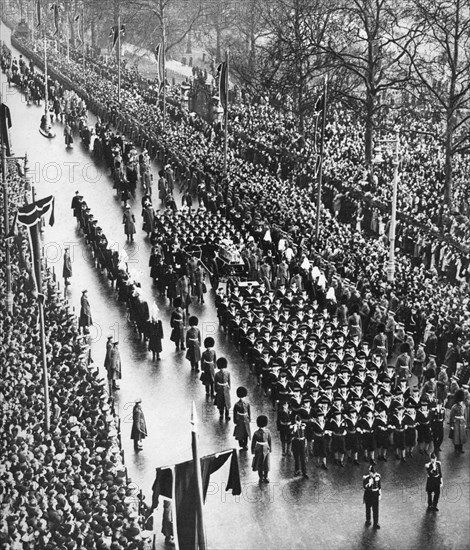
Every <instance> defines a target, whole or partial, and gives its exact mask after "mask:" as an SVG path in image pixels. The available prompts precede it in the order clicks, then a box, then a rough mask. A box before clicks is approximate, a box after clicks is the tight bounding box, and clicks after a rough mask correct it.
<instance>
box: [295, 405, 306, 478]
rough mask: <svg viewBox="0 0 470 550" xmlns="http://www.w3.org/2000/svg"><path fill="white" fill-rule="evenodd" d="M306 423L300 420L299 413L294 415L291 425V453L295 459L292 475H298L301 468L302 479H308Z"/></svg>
mask: <svg viewBox="0 0 470 550" xmlns="http://www.w3.org/2000/svg"><path fill="white" fill-rule="evenodd" d="M305 429H306V425H305V423H304V422H302V419H301V418H300V416H299V415H296V417H295V421H294V424H292V425H291V433H292V454H293V455H294V461H295V473H294V475H296V476H298V475H300V471H301V470H302V476H303V477H304V479H308V474H307V439H306V437H305Z"/></svg>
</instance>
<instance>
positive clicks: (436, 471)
mask: <svg viewBox="0 0 470 550" xmlns="http://www.w3.org/2000/svg"><path fill="white" fill-rule="evenodd" d="M425 468H426V472H427V474H428V479H427V481H426V493H427V494H428V510H433V511H434V512H439V508H438V507H437V504H438V502H439V496H440V494H441V487H442V470H441V463H440V462H439V460H437V458H436V455H435V454H434V453H431V461H430V462H428V463H427V464H426V466H425Z"/></svg>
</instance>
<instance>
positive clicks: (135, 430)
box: [131, 398, 147, 451]
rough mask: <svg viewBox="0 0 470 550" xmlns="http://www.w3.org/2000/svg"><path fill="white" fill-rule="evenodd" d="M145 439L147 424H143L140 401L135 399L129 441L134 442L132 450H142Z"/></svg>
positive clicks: (143, 418)
mask: <svg viewBox="0 0 470 550" xmlns="http://www.w3.org/2000/svg"><path fill="white" fill-rule="evenodd" d="M146 437H147V424H146V423H145V416H144V411H143V410H142V399H140V398H139V399H137V400H136V402H135V405H134V408H133V410H132V430H131V439H133V440H134V449H135V450H136V451H140V450H142V448H143V447H142V440H143V439H145V438H146Z"/></svg>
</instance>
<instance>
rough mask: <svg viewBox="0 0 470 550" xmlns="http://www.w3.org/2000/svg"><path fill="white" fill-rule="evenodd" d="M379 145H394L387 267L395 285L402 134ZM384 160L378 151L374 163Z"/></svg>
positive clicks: (383, 140) (396, 134)
mask: <svg viewBox="0 0 470 550" xmlns="http://www.w3.org/2000/svg"><path fill="white" fill-rule="evenodd" d="M379 143H389V144H393V145H394V153H393V167H394V168H393V193H392V219H391V221H390V231H389V242H390V249H389V252H388V261H387V266H386V272H387V281H388V282H390V283H393V282H394V281H395V234H396V228H397V195H398V167H399V164H400V134H399V131H398V130H395V138H394V139H381V140H379ZM382 160H383V158H382V156H381V152H379V151H377V153H376V157H375V159H374V162H376V163H378V162H381V161H382Z"/></svg>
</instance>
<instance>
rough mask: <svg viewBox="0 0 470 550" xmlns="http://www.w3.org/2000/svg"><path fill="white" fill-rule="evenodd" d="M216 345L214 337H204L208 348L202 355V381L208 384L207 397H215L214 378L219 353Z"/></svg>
mask: <svg viewBox="0 0 470 550" xmlns="http://www.w3.org/2000/svg"><path fill="white" fill-rule="evenodd" d="M214 345H215V342H214V338H212V337H211V336H208V337H207V338H204V347H205V348H206V349H205V350H204V351H203V352H202V355H201V370H202V374H201V377H200V380H201V382H202V383H203V384H204V386H206V397H208V396H211V397H214V395H215V394H214V380H215V362H216V360H217V354H216V353H215V350H214V349H213V347H214Z"/></svg>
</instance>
